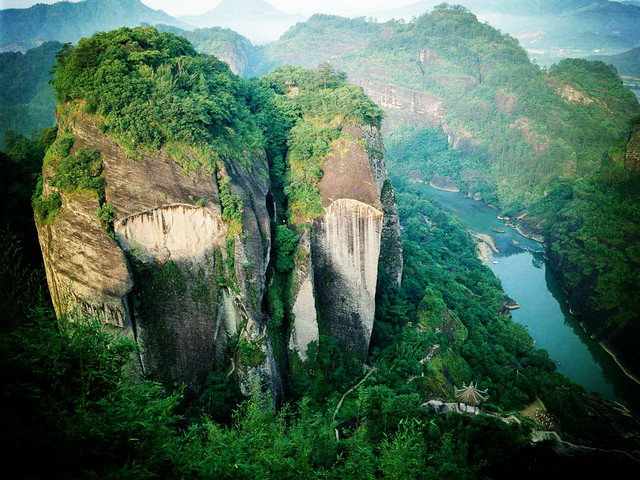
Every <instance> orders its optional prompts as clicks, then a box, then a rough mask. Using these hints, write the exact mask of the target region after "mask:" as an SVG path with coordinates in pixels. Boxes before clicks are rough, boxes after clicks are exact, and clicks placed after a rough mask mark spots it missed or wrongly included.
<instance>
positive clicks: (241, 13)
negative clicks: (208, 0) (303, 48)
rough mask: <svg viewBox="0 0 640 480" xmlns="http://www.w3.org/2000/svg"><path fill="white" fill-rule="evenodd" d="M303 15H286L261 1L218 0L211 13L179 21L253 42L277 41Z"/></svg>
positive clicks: (182, 18)
mask: <svg viewBox="0 0 640 480" xmlns="http://www.w3.org/2000/svg"><path fill="white" fill-rule="evenodd" d="M305 19H306V17H304V15H296V14H288V13H285V12H283V11H281V10H278V9H277V8H276V7H274V6H273V5H271V4H270V3H267V2H265V1H264V0H222V2H221V3H220V4H219V5H218V6H216V7H215V8H214V9H213V10H209V11H208V12H205V13H203V14H200V15H187V16H184V17H180V20H183V21H184V22H186V23H188V24H190V25H194V26H197V27H204V28H206V27H224V28H230V29H232V30H234V31H236V32H238V33H240V34H241V35H244V36H245V37H247V38H249V39H250V40H251V41H252V42H254V43H265V42H268V41H273V40H277V39H278V38H279V37H280V35H282V34H283V33H284V32H285V31H287V30H288V29H289V27H291V26H293V25H295V24H296V23H298V22H301V21H304V20H305Z"/></svg>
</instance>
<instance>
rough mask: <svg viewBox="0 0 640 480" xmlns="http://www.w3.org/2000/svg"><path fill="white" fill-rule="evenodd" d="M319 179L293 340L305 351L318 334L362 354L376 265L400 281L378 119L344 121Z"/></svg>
mask: <svg viewBox="0 0 640 480" xmlns="http://www.w3.org/2000/svg"><path fill="white" fill-rule="evenodd" d="M343 132H345V133H347V136H341V137H340V138H338V139H337V140H335V141H334V142H333V143H332V144H331V151H330V153H329V154H328V155H327V156H326V157H325V159H324V162H323V165H322V170H323V177H322V179H321V180H320V183H319V185H318V190H319V192H320V193H321V195H322V204H323V208H324V214H323V215H321V216H319V217H317V218H315V219H314V220H313V221H312V222H311V225H310V229H309V230H308V231H306V232H304V233H303V235H302V237H301V241H300V244H299V247H298V254H297V256H296V268H295V270H294V282H293V285H294V289H293V290H294V291H293V292H292V295H293V299H294V300H293V302H292V303H293V314H294V325H293V331H292V336H291V339H290V347H291V348H293V350H295V351H296V352H298V354H299V355H300V357H301V358H303V359H304V358H306V349H307V347H308V345H309V344H310V343H311V342H312V341H317V340H318V339H319V336H320V335H327V336H331V337H334V338H335V339H336V340H337V341H338V345H339V346H340V347H341V348H342V349H344V350H346V351H349V352H352V353H353V354H354V355H355V356H356V357H357V358H359V359H360V360H362V361H364V359H365V358H366V356H367V352H368V349H369V340H370V338H371V331H372V328H373V319H374V313H375V294H376V288H377V285H378V279H379V272H380V275H381V277H380V278H383V277H384V282H386V283H392V284H399V283H400V280H401V276H402V245H401V242H400V237H399V235H400V229H399V221H398V213H397V206H396V203H395V197H394V195H393V188H392V186H391V183H390V181H389V179H388V176H387V172H386V166H385V160H384V155H383V150H382V142H381V140H380V132H379V130H378V129H376V128H374V127H368V126H367V127H362V126H353V127H343Z"/></svg>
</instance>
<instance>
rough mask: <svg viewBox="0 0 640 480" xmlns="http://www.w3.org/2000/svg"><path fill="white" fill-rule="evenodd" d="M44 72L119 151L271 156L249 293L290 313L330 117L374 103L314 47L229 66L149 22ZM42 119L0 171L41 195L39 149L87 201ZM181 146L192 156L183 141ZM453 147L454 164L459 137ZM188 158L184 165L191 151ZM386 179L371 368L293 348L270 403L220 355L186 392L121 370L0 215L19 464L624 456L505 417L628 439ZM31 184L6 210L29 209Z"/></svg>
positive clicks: (460, 249)
mask: <svg viewBox="0 0 640 480" xmlns="http://www.w3.org/2000/svg"><path fill="white" fill-rule="evenodd" d="M367 28H368V27H367ZM53 85H54V87H55V91H56V97H57V99H58V101H59V102H60V103H59V105H60V106H59V107H58V108H59V113H60V114H62V115H65V114H66V115H69V114H71V115H77V116H82V115H87V116H88V115H91V116H95V117H97V118H99V119H100V125H101V127H100V129H101V131H102V132H104V133H106V134H107V135H108V136H109V138H112V139H114V140H115V141H116V142H118V144H119V145H121V146H122V147H123V148H126V149H128V151H129V152H130V153H131V155H133V156H134V157H135V156H136V155H140V156H141V157H142V156H143V155H144V154H146V153H149V152H157V151H159V150H161V149H166V150H169V151H173V152H174V155H173V157H172V158H173V161H174V162H176V163H177V164H179V165H180V166H182V167H183V169H184V170H185V171H191V170H193V169H199V168H204V169H209V168H210V169H211V171H215V165H214V164H216V163H217V162H216V159H217V158H221V157H224V160H225V161H228V162H230V163H229V164H231V165H234V164H237V165H241V164H243V162H244V163H247V162H249V161H250V159H251V155H252V154H260V153H261V152H262V153H264V155H266V158H267V160H268V164H269V176H270V182H271V189H272V194H273V197H274V204H275V205H276V207H277V208H276V210H277V212H278V213H277V214H275V216H274V223H273V224H272V230H273V231H275V232H276V233H275V234H274V236H273V240H272V246H273V249H272V259H273V261H272V269H271V270H270V273H269V275H270V279H271V282H270V284H269V291H268V292H267V293H266V298H265V302H264V305H263V306H262V308H263V309H264V310H263V311H264V314H265V316H266V317H267V318H268V319H269V324H268V328H269V329H270V330H271V331H275V332H278V331H285V330H286V329H287V328H289V326H290V323H289V322H290V321H291V305H290V304H289V303H288V297H287V289H288V282H289V275H290V273H291V265H292V263H293V262H294V256H295V255H296V243H297V242H298V236H299V235H302V234H303V232H304V229H305V225H304V224H305V223H306V222H308V221H309V219H311V218H313V216H314V215H316V214H317V209H318V198H317V191H316V190H315V185H316V184H317V182H318V180H319V179H321V178H322V175H323V172H322V170H321V168H319V165H318V161H319V159H320V158H322V157H323V156H324V155H326V152H327V148H328V145H331V144H332V142H334V141H335V140H336V139H338V138H339V137H340V136H344V137H345V138H346V137H348V135H349V134H348V132H347V131H345V129H344V127H345V126H348V125H351V124H354V123H358V124H363V125H368V126H371V127H376V126H379V125H380V123H381V121H382V111H381V110H380V108H379V107H378V106H376V105H375V104H374V103H373V102H371V101H370V100H369V99H368V98H366V97H365V96H364V94H363V91H362V90H361V89H360V88H359V87H357V86H355V85H352V84H349V83H347V82H346V80H345V75H344V74H343V73H340V72H337V71H336V70H334V69H333V68H332V67H331V66H330V65H328V64H323V65H320V66H318V67H317V68H314V69H303V68H299V67H282V68H279V69H276V70H275V71H273V72H272V73H270V74H269V75H266V76H264V77H263V78H260V79H258V78H254V79H251V80H249V81H243V80H242V79H241V78H239V77H237V76H235V75H233V74H231V72H230V71H229V69H228V67H227V66H226V65H224V64H222V62H220V61H219V60H217V59H216V58H213V57H210V56H206V55H201V54H197V53H196V52H195V50H194V49H193V47H192V46H191V45H190V44H189V42H187V41H186V40H185V39H183V38H180V37H176V36H175V35H173V34H170V33H159V32H158V31H157V30H155V29H153V28H147V29H139V28H137V29H120V30H117V31H112V32H107V33H101V34H97V35H95V36H93V37H91V38H88V39H85V40H83V41H81V42H79V44H78V46H76V47H70V46H69V47H66V48H65V49H63V50H62V52H61V53H59V54H58V55H57V64H56V66H55V79H54V82H53ZM69 102H71V103H69ZM65 105H66V106H65ZM70 105H71V106H70ZM65 112H66V113H65ZM309 112H313V115H310V113H309ZM59 128H61V129H64V125H62V126H59ZM55 133H56V132H55V130H49V131H45V133H44V134H43V135H42V137H41V138H40V139H39V140H38V141H35V140H28V139H26V138H23V137H15V136H13V137H12V136H10V137H9V139H8V141H7V140H6V143H7V145H8V146H9V147H10V148H8V150H7V155H6V156H5V155H3V156H2V157H1V160H2V161H3V163H2V166H3V168H4V167H6V171H7V172H8V175H6V176H5V175H2V177H0V178H1V179H2V181H3V183H2V184H1V186H2V187H3V188H7V189H8V190H7V191H15V189H17V188H18V187H20V188H22V189H23V190H24V191H25V192H33V191H35V192H37V195H36V197H35V198H36V203H35V205H34V206H35V207H36V208H37V206H38V203H37V200H38V198H42V197H39V195H38V194H41V193H42V190H41V187H42V185H41V186H40V187H38V186H37V184H34V183H35V182H34V183H30V179H32V178H33V177H32V176H31V174H32V173H33V172H34V171H37V170H38V168H39V166H40V165H41V163H40V162H42V161H44V162H49V163H48V164H49V165H50V167H51V166H55V168H56V180H55V182H56V184H57V185H54V186H57V187H58V188H60V189H61V191H63V190H65V189H66V190H87V189H94V190H95V189H97V191H98V196H99V190H100V188H104V185H101V182H100V177H101V175H102V172H101V170H100V168H98V166H97V165H98V163H99V162H95V161H93V160H92V159H94V160H95V156H94V155H92V153H91V152H88V151H84V152H83V151H82V149H79V150H77V151H75V152H74V153H72V152H71V150H70V149H71V145H72V144H73V139H69V138H68V137H69V134H68V133H67V132H65V131H64V130H60V131H59V132H58V136H57V140H56V134H55ZM54 140H55V141H54ZM348 140H349V141H353V139H348ZM185 145H189V146H192V147H194V148H197V149H198V151H199V152H200V154H201V155H196V156H193V155H181V153H184V152H185V150H184V146H185ZM172 147H173V148H172ZM45 151H47V153H46V154H45ZM443 151H444V150H443ZM191 153H193V152H191ZM391 153H392V155H393V152H391ZM447 155H449V154H445V153H443V154H442V157H443V158H448V159H449V160H451V162H450V164H452V165H455V164H456V163H457V162H456V161H454V160H455V156H456V155H457V153H453V154H450V155H449V156H447ZM194 158H195V159H196V160H197V164H196V163H193V162H191V161H188V160H193V159H194ZM200 160H202V161H200ZM390 160H391V161H392V162H396V163H397V162H398V161H399V159H398V158H391V159H390ZM140 161H143V160H142V159H140ZM477 162H478V163H477V165H479V166H486V165H490V164H491V163H490V162H489V161H488V160H487V159H483V158H480V159H479V160H477ZM482 162H485V163H482ZM34 165H37V166H38V167H37V168H36V167H34ZM18 166H20V167H21V168H20V169H19V168H17V167H18ZM434 168H439V167H438V166H437V165H436V166H435V167H434ZM393 180H394V182H396V188H397V191H398V194H397V198H398V205H399V211H400V219H401V222H402V225H403V226H404V229H403V238H402V242H403V247H404V255H405V256H404V264H405V268H404V276H403V282H402V286H401V287H396V286H393V285H391V284H384V283H383V284H381V285H380V286H379V289H378V292H379V295H378V298H377V300H376V304H377V305H376V322H375V324H374V335H373V339H372V343H371V348H370V352H369V356H368V358H367V361H366V364H367V366H368V367H369V368H368V369H363V368H362V366H361V365H360V364H359V363H357V362H354V359H353V358H352V356H351V355H350V354H349V352H346V351H343V350H341V349H339V348H338V347H337V345H336V343H335V341H334V340H332V339H331V338H321V341H320V343H319V344H318V346H317V347H318V348H317V350H316V351H313V350H312V351H310V355H309V358H308V360H307V361H305V362H300V363H299V364H291V365H289V370H288V371H289V376H288V379H287V382H286V383H285V385H284V390H283V396H282V397H281V398H279V399H277V401H275V402H274V399H273V398H272V397H271V396H270V395H269V394H266V393H265V392H262V391H261V389H260V386H259V385H254V387H253V390H252V392H251V394H250V395H249V396H248V397H243V396H242V395H241V393H240V391H239V389H238V388H237V384H236V383H235V381H234V379H233V377H232V376H231V375H230V374H227V372H211V374H210V375H209V377H208V379H207V381H206V382H205V384H204V385H202V386H201V388H200V390H199V391H198V394H197V395H193V392H192V391H191V393H189V394H187V392H186V391H185V390H184V388H183V387H182V386H180V385H166V384H165V385H161V384H159V383H155V382H154V379H149V378H144V377H143V376H141V375H140V372H139V371H138V370H137V369H136V368H135V367H134V366H133V365H134V363H133V361H132V358H135V357H134V354H135V353H136V350H137V349H138V348H139V347H138V346H136V344H135V343H133V342H132V341H130V340H129V339H127V338H123V337H122V336H119V335H117V334H116V333H115V332H113V331H110V330H105V329H103V328H102V326H101V325H100V324H99V322H97V321H96V320H95V319H91V318H87V319H86V320H84V321H75V322H70V321H68V319H66V318H60V319H56V318H55V317H54V314H53V310H52V307H51V304H50V301H49V296H48V293H47V292H46V287H45V286H44V282H43V277H44V274H43V271H42V266H41V264H39V263H38V261H35V260H32V259H31V257H29V256H25V257H24V258H21V257H22V256H23V255H24V251H23V249H22V247H21V246H20V243H21V242H20V241H19V238H18V237H16V233H15V230H5V231H3V232H2V233H1V234H0V238H1V247H0V252H1V254H2V262H0V274H1V275H0V278H1V280H2V286H3V288H2V289H0V305H1V306H2V309H3V312H5V314H6V315H4V318H5V321H3V322H2V337H1V339H2V341H1V342H0V349H1V350H2V353H3V358H4V359H5V361H4V362H3V366H2V369H1V373H0V375H1V376H2V383H3V390H2V394H1V396H0V412H1V413H0V424H1V425H2V427H3V428H2V430H3V432H4V433H5V440H7V444H8V445H9V446H8V447H7V449H6V450H5V453H6V454H7V456H8V457H9V458H12V459H13V461H14V462H16V463H17V464H19V465H20V466H21V468H22V473H23V474H24V475H25V476H27V477H31V478H34V477H35V478H38V477H42V476H46V477H48V478H70V477H73V478H95V477H100V478H152V477H158V476H160V477H163V478H212V477H214V478H252V479H253V478H296V479H298V478H301V477H304V478H366V479H370V478H452V479H453V478H461V477H464V478H506V477H508V476H511V475H513V473H514V472H520V473H522V474H525V472H524V468H528V467H527V465H528V466H534V467H535V465H539V466H540V467H539V470H538V471H536V470H535V468H534V472H533V473H534V474H540V473H541V472H544V471H546V470H545V468H547V467H548V466H549V465H552V466H553V468H555V469H556V470H558V471H567V472H568V471H572V472H575V471H588V472H591V473H593V472H597V473H600V474H605V473H609V474H610V473H611V472H622V471H625V469H627V468H629V467H634V466H635V464H636V463H637V461H636V460H633V459H632V458H631V457H630V456H628V455H626V454H615V453H613V454H598V455H593V456H587V457H586V458H585V457H582V458H577V459H574V458H571V457H564V456H561V455H560V456H558V455H555V454H554V453H550V452H552V448H551V447H552V446H553V442H551V443H550V444H545V445H546V447H544V448H545V450H544V451H545V452H549V453H548V454H547V455H546V456H545V454H541V453H540V452H541V451H540V449H539V448H537V447H532V446H531V444H530V434H531V432H532V431H534V430H537V429H539V428H541V426H540V425H539V424H537V423H536V422H535V421H534V420H533V419H531V418H528V417H525V416H522V415H521V414H520V413H519V412H521V410H522V409H523V408H524V407H525V406H527V405H529V404H530V403H532V402H533V401H535V400H536V399H540V400H542V401H543V402H544V404H545V405H546V407H547V411H548V413H549V416H550V417H549V418H550V419H551V423H552V424H553V429H554V430H555V431H556V432H558V433H560V434H561V435H562V437H563V438H564V439H565V440H570V441H572V442H576V443H580V444H583V445H588V446H593V447H600V448H604V449H621V450H626V451H632V452H633V451H636V450H638V448H639V447H638V444H637V442H638V439H637V437H633V436H632V437H629V436H628V432H629V429H632V425H633V420H631V419H627V420H625V421H622V423H619V420H620V417H615V416H613V417H610V416H608V415H607V414H605V412H606V411H607V407H605V408H601V409H598V405H601V404H602V403H601V402H602V401H601V400H598V399H595V400H594V399H593V396H590V395H586V394H585V392H584V391H583V389H582V388H581V387H579V386H577V385H575V384H572V383H571V382H570V381H569V380H568V379H566V378H564V377H562V376H561V375H559V374H558V373H557V372H556V371H555V364H554V362H553V361H552V360H551V359H550V358H549V356H548V354H547V353H546V352H545V351H543V350H539V349H537V348H535V346H534V345H533V342H532V339H531V337H530V336H529V335H528V333H527V332H526V331H525V330H524V329H523V328H522V327H521V326H519V325H517V324H515V323H513V322H512V321H511V320H510V318H509V317H508V316H506V315H504V314H503V313H502V311H503V306H504V301H505V298H504V294H503V292H502V291H501V289H500V285H499V282H498V281H497V280H496V279H495V277H493V276H491V275H490V272H489V270H488V269H487V268H486V267H484V266H483V265H482V264H481V263H480V261H479V260H478V259H477V257H476V252H475V248H474V245H473V242H472V241H471V238H470V236H469V235H468V234H467V233H466V232H465V231H464V230H463V228H462V227H461V225H460V224H459V222H457V221H456V220H455V219H454V218H452V217H450V216H449V215H447V214H445V213H444V212H443V211H441V210H440V209H439V207H437V206H436V205H434V204H432V203H431V202H429V201H428V200H426V199H424V198H421V196H420V194H419V193H418V192H416V191H414V190H412V188H411V187H410V185H409V184H408V183H407V182H406V179H405V178H403V177H402V176H396V177H394V178H393ZM221 184H223V185H224V182H222V183H221ZM94 187H95V188H94ZM11 189H14V190H11ZM493 191H494V192H495V190H493ZM227 192H228V191H227ZM499 192H500V190H498V193H499ZM91 195H93V193H91ZM222 197H223V199H222V202H223V214H224V215H226V216H227V218H228V219H229V220H230V221H233V219H234V218H236V214H237V213H238V212H237V210H238V209H239V206H238V204H237V202H236V199H235V198H234V196H233V195H228V196H226V194H225V191H224V189H223V191H222ZM16 198H17V197H16ZM47 198H48V197H47ZM544 198H546V197H544ZM25 201H26V199H23V200H21V203H20V207H21V209H16V210H15V211H14V212H15V216H16V217H17V216H18V215H19V216H24V219H23V220H25V221H27V218H29V219H30V218H31V212H30V210H29V208H28V207H26V206H25ZM25 207H26V208H25ZM18 212H20V213H18ZM98 214H99V213H98V212H96V215H98ZM3 215H7V213H6V212H5V211H4V210H3ZM41 220H42V218H41ZM44 220H45V221H46V218H44ZM107 220H108V219H107ZM107 223H108V222H107ZM24 235H28V233H25V234H24ZM436 346H437V347H436ZM245 348H246V349H247V355H251V354H252V353H255V351H253V350H252V349H251V346H250V345H245ZM281 360H282V361H283V362H284V363H286V360H284V359H281ZM469 381H474V382H477V383H478V384H479V386H480V387H481V388H482V389H488V391H489V393H488V395H489V398H488V401H487V402H486V404H485V405H484V409H485V412H486V413H488V414H489V415H479V416H474V417H468V416H464V415H459V414H446V415H436V414H435V413H434V412H433V411H432V410H430V409H428V408H425V407H424V406H423V403H424V402H425V401H426V400H429V399H431V398H434V397H436V398H442V399H445V400H450V401H454V396H453V392H454V390H453V387H454V386H460V385H461V384H462V383H463V382H469ZM625 422H631V423H625ZM548 426H549V425H547V427H548ZM33 458H38V459H39V461H38V462H34V461H32V460H30V459H33ZM540 458H542V461H541V462H538V461H537V460H536V459H540ZM527 474H528V473H527Z"/></svg>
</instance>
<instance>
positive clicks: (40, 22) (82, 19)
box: [0, 0, 189, 51]
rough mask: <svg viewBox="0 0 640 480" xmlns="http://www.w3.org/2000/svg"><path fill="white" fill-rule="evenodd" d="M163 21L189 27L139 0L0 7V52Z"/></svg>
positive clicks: (102, 0) (106, 0)
mask: <svg viewBox="0 0 640 480" xmlns="http://www.w3.org/2000/svg"><path fill="white" fill-rule="evenodd" d="M142 23H147V24H150V25H154V24H157V23H163V24H167V25H175V26H178V27H182V28H185V27H187V28H188V27H189V25H187V24H185V23H184V22H182V21H180V20H178V19H176V18H174V17H172V16H170V15H168V14H167V13H165V12H163V11H162V10H153V9H151V8H149V7H147V6H146V5H144V4H143V3H142V2H140V0H84V1H81V2H77V3H70V2H60V3H54V4H51V5H45V4H41V3H39V4H37V5H34V6H33V7H30V8H11V9H7V10H0V51H11V50H12V51H26V50H28V49H29V48H33V47H36V46H38V45H40V44H41V43H42V42H44V41H47V40H55V41H58V42H75V41H77V40H78V39H80V38H82V37H89V36H91V35H93V34H94V33H95V32H98V31H106V30H113V29H115V28H119V27H134V26H137V25H140V24H142Z"/></svg>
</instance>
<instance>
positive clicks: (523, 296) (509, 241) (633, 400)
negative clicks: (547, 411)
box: [419, 185, 640, 419]
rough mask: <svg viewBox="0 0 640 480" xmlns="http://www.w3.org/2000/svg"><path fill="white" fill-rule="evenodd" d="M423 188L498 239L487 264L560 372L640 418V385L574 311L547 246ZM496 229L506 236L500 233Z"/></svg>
mask: <svg viewBox="0 0 640 480" xmlns="http://www.w3.org/2000/svg"><path fill="white" fill-rule="evenodd" d="M419 188H420V189H421V190H422V191H423V192H424V193H425V194H426V195H427V196H428V197H429V198H431V199H432V200H435V201H436V202H438V203H439V204H440V205H441V206H442V208H444V209H445V210H446V211H448V212H449V213H452V214H454V215H455V216H456V217H458V218H459V219H460V221H461V222H462V223H463V225H464V226H465V227H466V228H467V229H468V230H470V231H475V232H479V233H484V234H487V235H491V236H492V237H493V239H494V241H495V243H496V247H497V248H498V250H499V251H500V253H497V254H493V256H492V257H491V259H490V261H489V264H488V266H489V268H491V270H492V271H493V273H494V274H495V275H496V276H497V277H498V278H499V279H500V280H501V282H502V288H503V290H504V291H505V293H506V294H507V295H508V296H510V297H511V298H513V299H514V300H515V301H516V302H518V303H519V304H520V308H519V309H517V310H513V311H512V314H513V319H514V321H516V322H519V323H521V324H523V325H525V326H526V327H527V329H528V330H529V333H530V334H531V336H532V337H533V338H534V339H535V341H536V345H537V346H538V347H539V348H544V349H546V350H547V351H548V352H549V354H550V355H551V358H553V359H554V360H555V361H556V363H557V364H558V371H559V372H560V373H562V374H563V375H566V376H567V377H569V378H570V379H571V380H573V381H574V382H576V383H578V384H580V385H582V386H583V387H584V388H585V390H586V391H587V392H597V393H599V394H600V395H601V396H603V397H605V398H608V399H611V400H615V401H617V402H619V403H621V404H623V405H625V406H626V407H627V408H628V409H629V410H630V411H631V412H632V413H633V415H634V416H635V417H636V418H638V419H640V385H638V384H637V383H636V382H634V381H633V380H631V379H630V378H629V377H627V376H626V375H625V374H624V372H622V370H621V369H620V367H619V366H618V365H617V364H616V362H615V360H614V359H613V358H612V357H611V356H610V355H609V354H608V353H607V352H606V351H605V350H604V349H603V348H602V347H600V345H598V344H597V343H596V342H594V341H593V340H592V339H591V338H590V337H589V336H588V335H587V334H586V333H585V332H584V331H583V330H582V328H581V327H580V324H579V321H578V320H577V319H576V318H575V317H574V316H573V315H571V314H570V313H569V307H568V306H567V305H566V300H565V297H564V294H563V293H562V290H561V287H560V284H559V283H558V280H557V279H556V277H555V276H554V274H553V272H552V271H551V268H550V267H549V265H548V262H547V261H546V260H545V259H544V256H543V253H544V249H543V247H542V245H541V244H540V243H538V242H535V241H534V240H530V239H527V238H524V237H522V236H521V235H520V234H518V232H517V231H516V230H515V229H514V228H511V227H507V226H505V225H504V222H503V221H501V220H499V219H498V218H497V215H498V212H497V211H496V210H494V209H492V208H490V207H488V206H487V205H485V204H484V203H482V202H478V201H474V200H472V199H470V198H467V197H465V196H463V195H460V194H457V193H452V192H445V191H441V190H436V189H435V188H432V187H429V186H428V185H424V186H420V187H419ZM492 228H499V229H503V230H505V232H504V233H497V232H495V231H493V230H492ZM494 262H497V263H494Z"/></svg>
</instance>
